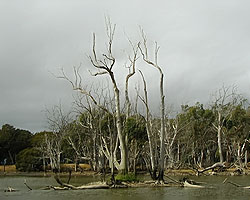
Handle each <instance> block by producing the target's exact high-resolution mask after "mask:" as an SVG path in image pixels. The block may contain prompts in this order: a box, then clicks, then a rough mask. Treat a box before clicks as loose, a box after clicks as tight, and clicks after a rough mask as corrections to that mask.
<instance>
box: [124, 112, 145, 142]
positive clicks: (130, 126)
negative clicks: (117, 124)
mask: <svg viewBox="0 0 250 200" xmlns="http://www.w3.org/2000/svg"><path fill="white" fill-rule="evenodd" d="M124 131H125V133H126V134H128V138H129V141H132V140H136V141H137V142H138V143H139V144H144V143H145V142H146V141H147V131H146V124H145V120H144V119H143V118H142V117H141V116H133V117H129V118H128V119H127V121H126V123H125V127H124Z"/></svg>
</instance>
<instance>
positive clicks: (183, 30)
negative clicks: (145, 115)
mask: <svg viewBox="0 0 250 200" xmlns="http://www.w3.org/2000/svg"><path fill="white" fill-rule="evenodd" d="M249 6H250V2H249V1H247V0H242V1H238V0H221V1H217V0H210V1H205V0H204V1H202V0H190V1H186V0H157V1H145V0H144V1H143V0H138V1H132V0H127V1H116V0H107V1H99V0H92V1H90V0H86V1H80V0H76V1H69V0H43V1H33V0H32V1H31V0H27V1H7V0H2V1H1V2H0V28H1V32H0V44H1V46H0V94H1V98H0V125H2V124H4V123H10V124H13V125H14V126H17V127H21V128H25V129H30V130H32V131H39V130H43V129H44V128H45V127H46V120H45V117H44V113H42V112H41V111H42V110H43V109H44V107H45V106H51V105H54V104H58V103H59V101H60V100H61V101H62V104H64V105H65V106H66V107H70V105H71V101H72V91H71V88H70V85H68V84H67V83H66V82H63V81H61V80H58V79H56V78H55V77H53V76H52V75H51V73H50V72H53V73H59V69H60V68H61V67H64V68H65V70H66V71H67V73H69V74H70V72H71V67H72V66H77V65H79V63H80V62H82V63H83V64H82V66H83V74H84V76H85V77H86V78H87V69H91V66H90V63H89V61H88V60H87V58H86V54H89V53H91V52H90V51H91V40H92V39H91V37H92V33H93V32H96V34H97V42H98V44H97V45H98V46H97V47H98V49H103V48H104V47H105V45H103V44H102V41H104V39H105V37H106V35H105V29H104V16H105V15H109V16H110V17H111V19H112V21H114V22H115V23H116V24H117V34H116V37H115V46H114V47H115V48H114V51H115V54H116V55H117V57H118V62H117V63H118V64H119V66H120V68H118V67H119V66H117V69H116V70H117V72H118V71H122V70H123V71H124V70H125V69H124V68H123V67H122V65H123V63H124V60H125V59H126V56H125V57H124V53H125V52H129V50H128V49H129V45H128V44H127V41H126V35H128V36H129V37H131V38H132V39H133V40H134V41H136V40H138V38H139V29H138V25H141V26H142V27H143V28H144V30H145V32H146V34H147V35H148V38H149V42H151V44H153V42H154V41H157V42H158V43H159V45H160V46H161V49H160V57H159V63H160V65H161V66H162V67H163V70H164V72H165V74H166V94H167V102H168V104H176V105H178V106H179V105H180V104H181V103H194V102H195V101H201V102H204V103H206V102H207V100H208V99H209V94H210V93H212V92H213V91H215V90H216V89H218V88H219V87H220V86H221V85H222V84H223V83H225V84H228V85H230V84H236V85H238V87H239V89H240V92H242V93H243V94H244V95H246V97H248V98H249V92H248V90H249V86H250V81H249V80H250V70H249V66H248V65H249V63H250V56H249V54H250V48H249V47H250V38H249V34H250V27H249V20H248V19H249V17H250V14H249V11H248V8H249ZM138 67H139V68H140V69H143V70H144V71H145V76H146V78H147V80H148V83H149V85H150V88H149V92H150V94H151V99H150V100H151V102H153V103H154V109H157V108H158V107H157V103H158V102H159V100H158V99H157V98H155V97H157V95H158V85H157V83H158V82H157V79H156V77H157V76H158V73H157V71H155V70H154V69H150V68H149V67H148V66H145V65H143V64H142V63H138ZM122 75H123V73H122V74H119V75H117V76H118V78H119V80H122ZM92 80H93V79H91V80H90V79H87V81H88V83H89V82H91V81H92ZM97 80H98V81H101V80H102V79H97ZM139 81H140V80H139V76H137V77H134V79H133V84H131V89H133V88H134V86H133V85H135V84H137V83H138V82H139ZM122 84H123V81H121V82H120V85H121V86H122Z"/></svg>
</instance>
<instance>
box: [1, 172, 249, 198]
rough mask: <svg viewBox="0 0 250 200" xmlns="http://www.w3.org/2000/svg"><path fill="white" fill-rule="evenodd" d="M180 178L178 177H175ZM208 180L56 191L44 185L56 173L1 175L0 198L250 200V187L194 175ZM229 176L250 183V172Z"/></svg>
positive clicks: (74, 180) (87, 179)
mask: <svg viewBox="0 0 250 200" xmlns="http://www.w3.org/2000/svg"><path fill="white" fill-rule="evenodd" d="M174 178H175V179H177V178H176V177H174ZM191 178H192V179H194V180H196V181H199V182H205V183H206V186H207V188H199V189H198V188H179V187H164V188H126V189H97V190H94V189H89V190H70V191H68V190H67V191H54V190H42V189H41V188H43V187H45V186H48V185H54V186H57V185H58V184H57V183H56V181H55V180H54V178H53V177H25V176H0V200H5V199H8V200H44V199H47V200H59V199H60V200H75V199H76V200H83V199H85V200H86V199H87V200H96V199H97V200H98V199H103V200H106V199H109V200H115V199H119V200H133V199H138V200H140V199H142V200H163V199H167V200H171V199H174V200H181V199H182V200H183V199H189V200H196V199H197V200H208V199H209V200H211V199H212V200H225V199H230V200H245V199H246V200H249V199H250V190H249V189H242V188H237V187H234V186H232V185H230V184H222V182H223V180H224V179H225V178H226V177H224V176H208V177H191ZM24 179H26V181H27V183H28V185H29V186H30V187H31V188H33V190H31V191H29V190H28V188H27V187H26V186H25V185H24ZM98 179H99V178H98V177H83V176H81V177H72V180H71V184H75V185H81V184H85V183H88V182H91V181H98ZM228 180H230V181H233V182H235V183H238V184H240V185H244V186H247V185H250V177H249V176H237V177H228ZM8 186H11V187H13V188H15V189H18V190H19V191H17V192H4V189H7V187H8Z"/></svg>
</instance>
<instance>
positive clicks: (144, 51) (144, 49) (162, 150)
mask: <svg viewBox="0 0 250 200" xmlns="http://www.w3.org/2000/svg"><path fill="white" fill-rule="evenodd" d="M141 33H142V39H143V45H142V46H141V45H140V46H139V48H140V51H141V54H142V57H143V60H144V61H145V62H146V63H147V64H148V65H151V66H152V67H154V68H156V69H157V70H158V71H159V73H160V99H161V101H160V102H161V103H160V105H161V108H160V109H161V112H160V113H161V131H160V159H159V174H158V180H159V181H163V177H164V163H165V162H164V161H165V137H166V136H165V135H166V133H165V95H164V88H163V82H164V74H163V72H162V69H161V67H160V66H159V65H158V52H159V46H158V45H157V43H155V52H154V61H151V60H150V59H149V56H148V47H147V38H146V36H145V34H144V32H143V30H141Z"/></svg>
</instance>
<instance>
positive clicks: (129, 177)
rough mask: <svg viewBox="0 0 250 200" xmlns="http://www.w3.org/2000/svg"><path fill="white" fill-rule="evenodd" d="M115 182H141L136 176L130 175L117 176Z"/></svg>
mask: <svg viewBox="0 0 250 200" xmlns="http://www.w3.org/2000/svg"><path fill="white" fill-rule="evenodd" d="M115 180H117V181H122V182H137V181H139V180H138V179H137V177H136V175H135V174H133V173H128V174H125V175H124V174H117V175H116V176H115Z"/></svg>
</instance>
